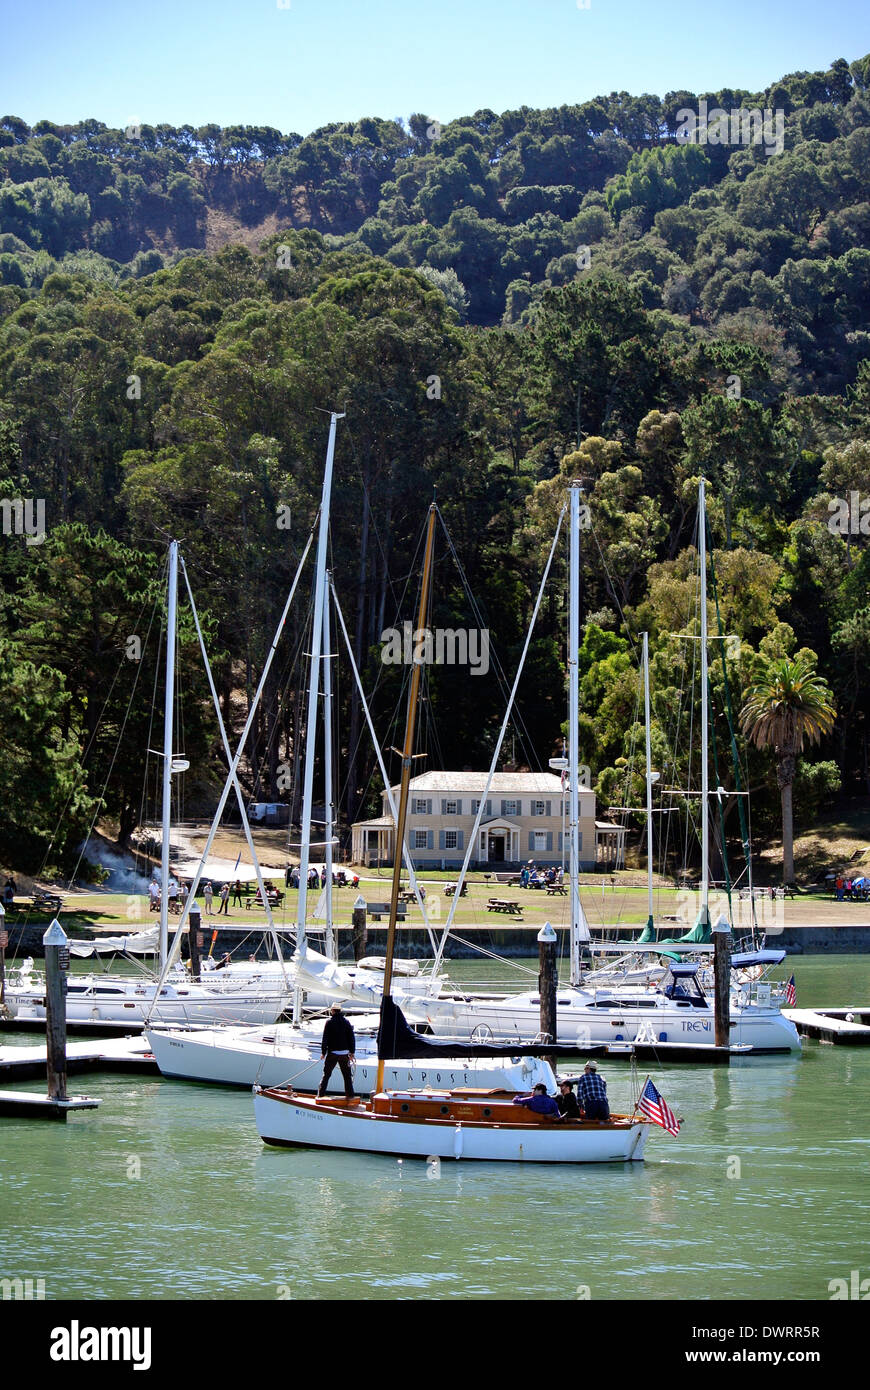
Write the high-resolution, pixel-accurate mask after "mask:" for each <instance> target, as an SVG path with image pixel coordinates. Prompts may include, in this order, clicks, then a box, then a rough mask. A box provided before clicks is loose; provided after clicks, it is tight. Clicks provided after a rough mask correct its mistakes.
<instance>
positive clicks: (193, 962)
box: [187, 902, 202, 980]
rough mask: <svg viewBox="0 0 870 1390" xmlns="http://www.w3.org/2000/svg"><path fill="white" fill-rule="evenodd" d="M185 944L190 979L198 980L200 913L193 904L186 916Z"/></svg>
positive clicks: (200, 935)
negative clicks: (188, 955) (187, 953)
mask: <svg viewBox="0 0 870 1390" xmlns="http://www.w3.org/2000/svg"><path fill="white" fill-rule="evenodd" d="M187 944H188V948H189V950H190V977H191V979H192V980H198V979H199V948H200V946H201V945H202V913H201V911H200V908H199V903H196V902H194V903H193V904H192V906H191V909H190V911H189V913H188V914H187Z"/></svg>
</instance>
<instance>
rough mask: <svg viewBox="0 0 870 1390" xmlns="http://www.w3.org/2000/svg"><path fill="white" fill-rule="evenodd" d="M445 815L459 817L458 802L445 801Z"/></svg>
mask: <svg viewBox="0 0 870 1390" xmlns="http://www.w3.org/2000/svg"><path fill="white" fill-rule="evenodd" d="M444 814H445V816H456V815H458V814H459V802H458V801H445V803H444Z"/></svg>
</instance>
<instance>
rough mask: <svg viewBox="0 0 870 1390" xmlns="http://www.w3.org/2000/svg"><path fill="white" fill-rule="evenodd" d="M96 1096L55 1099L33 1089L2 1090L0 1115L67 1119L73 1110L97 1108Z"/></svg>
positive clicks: (19, 1117) (0, 1092) (23, 1118)
mask: <svg viewBox="0 0 870 1390" xmlns="http://www.w3.org/2000/svg"><path fill="white" fill-rule="evenodd" d="M99 1104H100V1102H99V1100H97V1099H96V1097H95V1096H70V1098H69V1100H54V1099H53V1098H52V1097H51V1096H38V1095H36V1094H35V1092H33V1091H0V1115H5V1116H7V1117H11V1118H12V1119H19V1120H65V1119H66V1117H67V1115H68V1114H69V1112H70V1111H71V1110H96V1108H97V1106H98V1105H99Z"/></svg>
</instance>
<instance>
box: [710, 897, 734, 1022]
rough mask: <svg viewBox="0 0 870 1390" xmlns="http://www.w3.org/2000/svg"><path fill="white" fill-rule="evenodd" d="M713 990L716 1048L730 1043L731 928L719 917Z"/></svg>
mask: <svg viewBox="0 0 870 1390" xmlns="http://www.w3.org/2000/svg"><path fill="white" fill-rule="evenodd" d="M713 982H714V983H713V988H714V999H713V1004H714V1011H715V1014H714V1016H715V1021H716V1034H715V1041H716V1046H717V1047H727V1046H728V1045H729V1043H730V1041H731V927H730V926H729V924H728V919H727V917H720V918H719V921H718V922H717V923H716V925H715V927H714V928H713Z"/></svg>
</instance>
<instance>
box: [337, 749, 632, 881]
mask: <svg viewBox="0 0 870 1390" xmlns="http://www.w3.org/2000/svg"><path fill="white" fill-rule="evenodd" d="M486 781H487V774H486V773H485V772H424V773H422V774H421V776H419V777H413V778H412V779H411V787H410V799H409V804H408V821H407V827H406V843H407V845H408V850H409V852H410V855H411V858H412V860H413V862H414V866H415V868H417V869H425V868H438V869H440V868H443V869H454V868H459V867H460V865H461V864H462V862H463V859H464V857H465V853H466V850H467V847H468V842H469V836H470V835H471V834H472V833H473V830H474V822H475V818H476V816H477V812H478V809H479V807H480V799H481V797H482V796H483V793H484V790H485V788H486ZM393 796H394V798H395V799H396V803H397V804H398V798H399V788H398V787H397V786H396V787H393ZM579 797H580V868H581V869H584V870H589V869H593V868H595V865H596V862H597V861H598V860H599V842H601V844H602V845H606V846H610V845H612V843H613V832H617V834H618V844H619V848H620V851H621V845H622V831H621V829H619V828H618V827H616V826H610V825H603V824H602V825H600V826H596V822H595V793H594V792H593V791H587V790H581V791H580V793H579ZM567 800H568V799H567V794H564V795H563V791H562V784H561V781H560V779H559V778H558V777H557V776H555V775H554V774H553V773H551V772H497V773H495V775H494V776H493V779H492V783H491V785H490V788H489V793H488V795H487V798H486V805H485V806H484V808H483V816H482V818H481V822H480V826H479V829H478V833H477V844H476V845H475V847H474V851H473V853H472V855H471V861H470V862H471V867H472V868H477V869H481V868H487V869H493V870H498V869H506V870H507V869H511V868H519V867H520V866H521V865H522V864H525V863H527V862H528V860H530V859H533V860H534V861H535V863H536V864H543V865H549V864H561V863H562V862H563V836H565V837H566V838H565V842H564V843H565V848H564V855H565V859H566V860H567V849H568V845H567V809H568V807H567ZM563 803H564V804H563ZM388 807H389V802H388V799H387V794H386V792H384V793H383V794H382V813H381V815H380V816H378V817H377V818H376V819H375V820H368V821H358V822H357V823H356V824H355V825H354V826H353V827H352V834H353V840H352V857H353V862H354V863H355V864H364V865H375V864H392V863H393V859H394V856H395V831H396V827H395V822H394V821H393V817H392V815H391V814H390V812H389V809H388ZM608 857H609V855H608ZM619 858H621V853H620V855H618V856H617V862H618V860H619ZM615 866H616V865H614V867H615Z"/></svg>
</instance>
